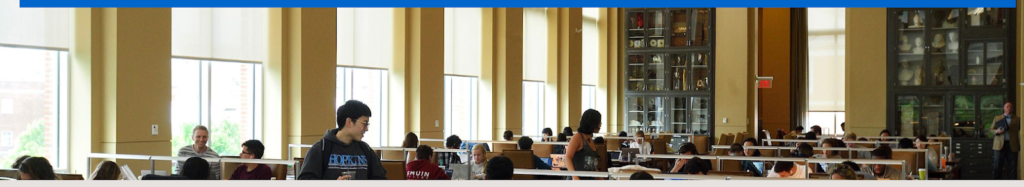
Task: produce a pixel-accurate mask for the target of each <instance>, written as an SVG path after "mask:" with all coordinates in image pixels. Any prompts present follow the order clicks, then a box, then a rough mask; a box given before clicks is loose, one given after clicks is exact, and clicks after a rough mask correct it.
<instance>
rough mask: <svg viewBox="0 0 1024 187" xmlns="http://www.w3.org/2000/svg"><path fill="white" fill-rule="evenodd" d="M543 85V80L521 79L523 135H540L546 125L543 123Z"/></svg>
mask: <svg viewBox="0 0 1024 187" xmlns="http://www.w3.org/2000/svg"><path fill="white" fill-rule="evenodd" d="M544 87H545V84H544V82H537V81H523V135H541V133H540V131H541V130H543V129H544V128H545V127H548V126H547V125H545V124H544V102H545V101H544ZM552 129H554V128H553V127H552Z"/></svg>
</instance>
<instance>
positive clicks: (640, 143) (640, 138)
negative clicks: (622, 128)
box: [629, 131, 654, 154]
mask: <svg viewBox="0 0 1024 187" xmlns="http://www.w3.org/2000/svg"><path fill="white" fill-rule="evenodd" d="M644 138H645V137H644V131H636V134H634V135H633V142H632V143H630V144H629V148H639V149H640V154H651V153H652V152H654V150H653V149H652V148H651V143H650V142H646V141H644Z"/></svg>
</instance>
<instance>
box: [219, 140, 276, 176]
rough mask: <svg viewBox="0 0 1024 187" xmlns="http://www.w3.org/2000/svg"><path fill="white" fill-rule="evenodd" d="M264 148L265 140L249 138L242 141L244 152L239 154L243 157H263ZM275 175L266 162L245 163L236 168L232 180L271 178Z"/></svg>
mask: <svg viewBox="0 0 1024 187" xmlns="http://www.w3.org/2000/svg"><path fill="white" fill-rule="evenodd" d="M263 150H264V147H263V142H260V141H259V140H249V141H245V143H242V152H241V153H239V155H238V156H240V157H241V158H242V159H261V158H263ZM273 176H274V173H273V171H272V170H271V169H270V166H267V165H266V164H257V163H245V164H242V165H240V166H238V168H236V169H235V172H234V173H232V174H231V178H230V180H270V178H271V177H273Z"/></svg>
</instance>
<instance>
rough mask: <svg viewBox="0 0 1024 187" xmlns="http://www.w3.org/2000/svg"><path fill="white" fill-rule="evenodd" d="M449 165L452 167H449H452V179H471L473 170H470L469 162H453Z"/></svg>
mask: <svg viewBox="0 0 1024 187" xmlns="http://www.w3.org/2000/svg"><path fill="white" fill-rule="evenodd" d="M449 167H450V168H449V169H451V170H450V171H451V172H452V173H451V176H452V180H469V179H470V178H469V176H471V175H470V172H472V171H470V169H469V164H451V165H449Z"/></svg>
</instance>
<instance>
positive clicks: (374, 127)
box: [335, 67, 388, 147]
mask: <svg viewBox="0 0 1024 187" xmlns="http://www.w3.org/2000/svg"><path fill="white" fill-rule="evenodd" d="M336 89H337V94H338V95H337V97H336V98H337V99H335V102H336V104H335V108H337V107H340V106H341V105H343V104H345V102H346V101H348V100H359V101H361V102H363V103H364V104H366V105H367V106H370V112H371V113H373V117H371V118H370V127H369V131H367V132H366V134H365V135H364V137H363V141H364V142H366V143H367V144H370V146H373V147H379V146H383V142H384V140H387V135H388V133H387V132H386V131H387V129H388V128H387V124H388V113H387V111H388V71H387V70H380V69H366V68H349V67H338V86H337V88H336Z"/></svg>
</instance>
